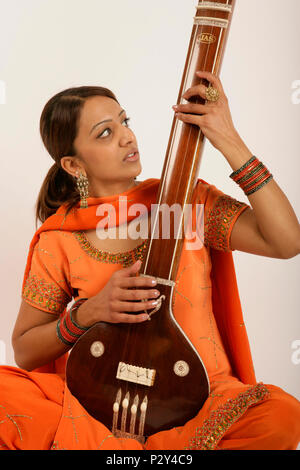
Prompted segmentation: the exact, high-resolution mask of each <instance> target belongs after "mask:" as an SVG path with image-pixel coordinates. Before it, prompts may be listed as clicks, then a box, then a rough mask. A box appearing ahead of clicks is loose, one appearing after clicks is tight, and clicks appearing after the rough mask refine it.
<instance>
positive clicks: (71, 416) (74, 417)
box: [64, 403, 87, 444]
mask: <svg viewBox="0 0 300 470" xmlns="http://www.w3.org/2000/svg"><path fill="white" fill-rule="evenodd" d="M68 408H69V413H70V416H64V418H67V419H70V420H71V421H72V428H73V431H74V435H75V441H76V443H77V444H78V435H77V430H76V426H75V419H79V418H87V415H85V414H82V415H79V416H73V414H72V410H71V405H70V403H69V404H68Z"/></svg>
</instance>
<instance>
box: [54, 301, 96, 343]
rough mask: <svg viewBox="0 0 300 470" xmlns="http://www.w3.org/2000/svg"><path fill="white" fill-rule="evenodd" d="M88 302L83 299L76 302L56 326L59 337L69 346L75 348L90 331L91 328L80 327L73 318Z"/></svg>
mask: <svg viewBox="0 0 300 470" xmlns="http://www.w3.org/2000/svg"><path fill="white" fill-rule="evenodd" d="M86 300H88V299H87V298H82V299H79V300H77V301H76V302H74V304H73V305H72V307H71V308H70V310H69V311H66V313H65V315H64V316H63V317H61V318H60V319H59V320H58V322H57V324H56V333H57V337H58V339H59V340H60V341H61V342H62V343H64V344H66V345H67V346H73V345H74V343H76V341H77V340H78V338H79V337H80V336H81V335H82V334H83V333H84V332H85V331H87V330H88V329H89V327H85V326H80V325H78V323H76V322H75V320H74V318H73V316H72V314H73V313H74V311H76V310H77V309H78V308H79V307H80V305H82V304H83V303H84V302H85V301H86Z"/></svg>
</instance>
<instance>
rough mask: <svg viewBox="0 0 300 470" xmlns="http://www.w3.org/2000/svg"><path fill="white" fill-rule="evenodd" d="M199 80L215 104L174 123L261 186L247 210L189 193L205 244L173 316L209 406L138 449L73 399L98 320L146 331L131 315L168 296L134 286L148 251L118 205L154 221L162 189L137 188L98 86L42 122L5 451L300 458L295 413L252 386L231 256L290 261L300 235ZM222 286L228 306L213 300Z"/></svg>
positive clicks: (74, 95) (1, 408) (183, 266)
mask: <svg viewBox="0 0 300 470" xmlns="http://www.w3.org/2000/svg"><path fill="white" fill-rule="evenodd" d="M198 75H199V77H202V78H206V79H207V80H209V82H211V84H212V85H213V87H214V88H215V89H217V90H218V92H219V99H218V101H207V103H206V104H205V105H203V106H202V105H196V104H190V103H187V104H184V105H181V106H179V108H178V109H175V111H177V112H178V114H177V117H178V119H181V120H182V121H183V122H189V123H192V124H195V125H198V126H200V127H201V129H202V131H203V133H204V134H205V135H206V137H207V138H208V139H209V140H210V142H211V143H212V144H213V145H214V146H215V147H216V148H217V149H218V150H220V152H221V153H222V154H223V155H224V157H225V158H226V159H227V161H228V163H229V164H230V165H231V167H232V170H233V172H234V173H233V175H232V177H233V178H235V180H236V181H239V179H238V176H239V175H241V174H242V175H243V176H244V180H243V181H245V180H246V182H247V183H249V182H250V187H251V188H252V187H253V184H254V190H253V191H252V193H251V195H249V196H248V197H249V201H250V204H251V206H252V208H251V207H250V206H249V205H247V204H244V203H241V202H239V201H236V200H235V199H233V198H231V197H230V196H227V195H225V194H223V193H222V192H221V191H219V190H218V189H217V188H216V187H215V186H213V185H210V184H207V183H206V182H205V181H204V180H199V181H198V183H197V186H196V189H195V192H194V198H193V202H194V203H195V202H197V203H202V204H204V211H205V212H204V217H205V237H204V245H203V246H202V248H201V249H198V250H187V249H186V247H185V246H184V249H183V252H182V256H181V260H180V265H179V269H178V275H177V279H176V286H175V297H174V299H175V301H174V312H173V313H174V315H175V318H176V320H177V321H178V323H179V324H180V325H181V327H182V328H183V329H184V331H185V332H186V334H187V335H188V336H189V339H190V340H191V342H192V343H193V344H194V346H195V347H196V348H197V350H198V352H199V354H200V356H201V358H202V360H203V362H204V365H205V368H206V371H207V373H208V377H209V381H210V395H209V398H208V399H207V400H206V402H205V404H204V406H203V407H202V408H201V410H200V412H199V413H198V414H197V416H195V417H194V418H193V419H192V420H190V421H188V422H187V423H186V424H185V425H184V426H181V427H179V428H173V429H170V430H168V431H163V432H160V433H157V434H154V435H152V436H150V437H149V438H148V439H147V440H146V442H144V443H143V442H141V441H139V440H138V439H136V438H135V436H134V435H131V436H129V435H128V436H127V438H124V437H117V435H113V434H112V432H111V431H110V429H108V428H106V427H105V426H104V425H103V424H102V423H100V422H98V421H96V420H94V419H93V418H92V417H91V416H90V415H89V414H88V413H87V412H86V410H85V409H84V408H83V407H82V406H81V405H80V404H79V402H78V401H77V400H76V399H75V397H73V396H72V394H71V393H70V391H69V389H68V387H67V386H66V383H65V375H64V371H65V363H66V353H67V352H68V351H69V350H70V349H71V347H72V345H73V344H74V342H75V341H76V339H77V338H79V337H80V335H81V334H82V333H83V332H84V331H86V330H87V329H88V328H89V327H91V326H92V325H93V324H94V323H96V322H99V321H105V322H111V323H129V322H144V321H146V320H147V319H148V315H147V314H145V313H142V314H141V313H136V312H140V311H142V310H146V311H149V312H150V309H153V308H154V307H155V305H156V304H155V302H156V299H157V298H158V297H159V295H160V293H159V285H157V284H156V280H155V278H143V277H141V276H139V275H138V272H139V269H140V265H141V263H140V260H141V259H142V257H143V253H144V249H145V247H146V243H147V241H146V240H143V239H141V238H140V239H137V240H135V239H133V238H131V237H129V236H128V234H127V236H126V237H122V236H121V235H120V232H119V231H120V228H121V226H122V227H124V224H125V227H126V226H127V225H126V224H127V223H128V222H129V221H130V218H129V217H128V214H127V212H126V213H125V214H124V213H122V212H121V210H120V207H119V205H118V204H119V195H122V196H123V197H127V200H128V202H133V203H143V204H145V206H146V207H147V209H148V210H149V211H150V207H151V203H154V202H155V201H156V199H155V196H156V193H157V189H158V184H159V180H157V179H149V180H146V181H143V182H138V181H136V177H137V176H138V175H139V174H140V173H141V161H140V158H139V154H138V145H137V141H136V137H135V135H134V133H133V132H132V130H131V129H130V127H129V126H128V117H127V116H126V112H125V110H123V109H122V108H121V107H120V104H119V102H118V101H117V99H116V97H115V95H114V94H113V93H112V92H111V91H110V90H108V89H105V88H101V87H80V88H71V89H68V90H64V91H62V92H61V93H58V94H57V95H55V96H54V97H53V98H51V99H50V100H49V102H48V103H47V104H46V106H45V108H44V110H43V113H42V116H41V122H40V131H41V136H42V139H43V142H44V144H45V147H46V148H47V150H48V152H49V153H50V155H51V157H52V158H53V159H54V160H55V164H54V165H53V166H52V168H51V169H50V170H49V172H48V175H47V177H46V179H45V181H44V183H43V185H42V188H41V190H40V194H39V197H38V201H37V210H36V216H37V219H39V220H40V221H41V222H42V226H41V227H40V228H39V229H38V230H37V231H36V233H35V235H34V237H33V239H32V242H31V244H30V248H29V253H28V259H27V265H26V269H25V274H24V280H23V287H22V297H23V298H22V303H21V307H20V311H19V315H18V318H17V321H16V324H15V328H14V332H13V338H12V342H13V347H14V351H15V360H16V363H17V364H18V366H19V367H20V369H19V368H14V367H1V368H0V379H1V389H0V390H1V391H0V413H1V415H0V446H1V448H2V449H101V450H102V449H103V450H104V449H106V450H107V449H127V450H128V449H136V450H138V449H159V450H163V449H295V448H296V447H297V445H298V442H299V441H300V403H299V402H298V400H296V399H295V398H294V397H292V396H291V395H289V394H287V393H285V392H284V391H283V390H281V389H279V388H278V387H276V386H274V385H264V384H261V383H260V384H257V383H256V379H255V375H254V371H253V366H252V359H251V354H250V350H249V346H248V342H247V334H246V330H245V326H244V324H243V321H242V312H241V308H240V303H239V298H238V291H237V285H236V280H235V272H234V267H233V261H232V254H231V252H232V251H233V250H240V251H245V252H248V253H252V254H257V255H261V256H267V257H272V258H280V259H287V258H291V257H293V256H296V255H297V254H298V253H299V251H300V228H299V223H298V220H297V218H296V216H295V213H294V211H293V209H292V207H291V205H290V203H289V201H288V200H287V198H286V197H285V195H284V194H283V192H282V191H281V189H280V188H279V186H278V185H277V184H276V182H275V181H274V179H273V177H272V175H270V173H269V172H268V170H266V169H265V167H264V172H263V175H264V176H265V178H264V180H263V183H262V180H261V179H260V180H258V181H257V180H255V179H254V180H253V165H258V162H256V160H255V159H254V158H253V157H252V154H251V153H250V151H249V149H248V148H247V147H246V145H245V144H244V142H243V141H242V139H241V138H240V136H239V134H238V133H237V131H236V130H235V128H234V126H233V123H232V119H231V115H230V110H229V106H228V101H227V98H226V96H225V93H224V90H223V87H222V84H221V82H220V80H219V79H218V78H217V77H215V76H214V75H212V74H209V73H206V72H199V73H198ZM207 92H208V90H207V89H206V88H205V87H204V86H203V85H200V86H198V87H194V88H191V89H189V90H187V91H186V93H185V94H184V95H183V97H184V98H186V99H189V98H190V97H191V96H194V95H200V96H201V97H202V98H207V99H208V98H209V95H207ZM261 166H262V165H261ZM251 169H252V172H251ZM260 173H261V171H260ZM257 174H258V173H256V175H257ZM253 182H254V183H253ZM240 184H241V187H243V188H244V187H245V185H244V186H242V183H240ZM248 186H249V185H248ZM248 192H249V191H248ZM104 203H105V204H106V203H108V204H110V205H111V206H113V207H114V208H115V209H116V212H117V214H118V215H120V221H119V224H117V231H116V234H115V237H114V238H111V237H110V238H107V239H100V238H98V236H97V233H98V232H96V226H97V224H98V222H99V220H100V219H99V216H97V209H98V208H99V207H101V205H102V204H104ZM275 206H276V207H277V208H278V210H277V211H276V214H275V213H274V211H273V210H272V207H275ZM282 227H285V229H284V231H283V229H282ZM220 279H222V288H224V291H223V293H222V295H219V293H218V290H217V288H216V286H217V284H218V281H219V280H220ZM132 287H135V288H136V289H134V290H133V289H131V288H132ZM73 298H74V299H75V300H76V302H75V303H74V304H73V306H72V308H69V307H68V305H69V303H70V302H71V301H72V299H73ZM132 300H140V302H138V303H137V302H132ZM222 302H223V303H222ZM195 325H196V326H195Z"/></svg>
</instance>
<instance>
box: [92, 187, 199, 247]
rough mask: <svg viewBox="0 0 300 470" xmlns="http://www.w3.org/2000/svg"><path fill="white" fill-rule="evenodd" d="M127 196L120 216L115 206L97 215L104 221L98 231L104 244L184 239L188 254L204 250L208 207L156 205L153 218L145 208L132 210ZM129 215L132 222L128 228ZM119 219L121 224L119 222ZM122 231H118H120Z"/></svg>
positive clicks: (122, 200)
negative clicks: (112, 241)
mask: <svg viewBox="0 0 300 470" xmlns="http://www.w3.org/2000/svg"><path fill="white" fill-rule="evenodd" d="M127 202H128V201H127V196H120V197H119V211H118V214H117V211H116V208H115V206H114V205H113V204H108V203H107V204H100V205H99V206H98V208H97V211H96V215H97V216H99V217H102V219H101V220H100V221H99V222H98V224H97V227H96V234H97V237H98V238H99V239H100V240H106V239H108V238H109V239H116V238H119V239H127V238H131V239H133V240H138V239H140V238H142V239H147V238H148V237H149V236H150V237H151V239H164V240H170V239H172V238H173V239H175V240H177V239H181V238H184V239H185V241H186V249H187V250H200V249H201V248H202V247H203V241H204V204H195V205H192V204H185V205H184V206H183V207H182V206H181V205H180V204H172V205H171V206H169V205H168V204H152V205H151V211H150V215H149V214H148V209H147V207H146V206H145V205H144V204H140V203H139V204H137V203H136V204H132V205H131V206H130V207H128V204H127ZM127 215H128V217H129V218H132V219H133V220H131V221H130V222H129V223H128V224H127ZM117 219H118V220H117ZM117 227H118V228H117ZM117 230H118V235H117Z"/></svg>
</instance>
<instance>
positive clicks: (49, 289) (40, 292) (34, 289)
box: [22, 273, 72, 314]
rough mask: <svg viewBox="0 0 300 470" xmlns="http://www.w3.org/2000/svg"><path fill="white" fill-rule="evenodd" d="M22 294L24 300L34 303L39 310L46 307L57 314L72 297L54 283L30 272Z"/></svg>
mask: <svg viewBox="0 0 300 470" xmlns="http://www.w3.org/2000/svg"><path fill="white" fill-rule="evenodd" d="M22 296H23V298H24V299H25V300H26V299H27V300H29V301H30V302H32V303H34V304H36V305H37V306H38V308H40V309H41V310H43V308H47V310H50V312H53V313H57V314H60V313H62V312H63V310H64V308H65V307H66V305H67V304H68V303H69V302H70V301H71V300H72V297H70V296H69V295H67V294H66V292H65V291H63V290H62V289H61V288H59V287H57V286H56V285H55V284H54V283H50V282H47V281H45V279H39V278H38V277H37V276H36V275H35V274H33V275H31V274H30V273H29V275H28V277H27V279H26V283H25V286H24V290H23V293H22Z"/></svg>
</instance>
